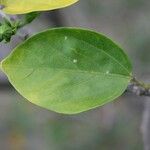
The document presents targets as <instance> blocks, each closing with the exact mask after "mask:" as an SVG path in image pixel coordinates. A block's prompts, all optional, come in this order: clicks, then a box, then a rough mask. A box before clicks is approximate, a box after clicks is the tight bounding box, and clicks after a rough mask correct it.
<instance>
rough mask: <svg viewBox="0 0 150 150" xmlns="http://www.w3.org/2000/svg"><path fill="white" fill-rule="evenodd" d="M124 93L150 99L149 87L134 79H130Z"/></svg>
mask: <svg viewBox="0 0 150 150" xmlns="http://www.w3.org/2000/svg"><path fill="white" fill-rule="evenodd" d="M126 91H127V92H130V93H133V94H135V95H138V96H148V97H150V85H146V84H144V83H142V82H140V81H138V80H137V79H136V78H133V79H132V81H131V83H130V84H129V86H128V88H127V90H126Z"/></svg>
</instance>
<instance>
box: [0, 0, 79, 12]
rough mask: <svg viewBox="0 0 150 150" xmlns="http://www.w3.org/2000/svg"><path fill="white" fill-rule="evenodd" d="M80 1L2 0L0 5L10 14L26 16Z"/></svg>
mask: <svg viewBox="0 0 150 150" xmlns="http://www.w3.org/2000/svg"><path fill="white" fill-rule="evenodd" d="M77 1H78V0H13V1H12V0H0V5H2V6H4V8H3V10H4V11H5V12H6V13H8V14H24V13H29V12H33V11H44V10H53V9H58V8H63V7H66V6H69V5H71V4H73V3H75V2H77Z"/></svg>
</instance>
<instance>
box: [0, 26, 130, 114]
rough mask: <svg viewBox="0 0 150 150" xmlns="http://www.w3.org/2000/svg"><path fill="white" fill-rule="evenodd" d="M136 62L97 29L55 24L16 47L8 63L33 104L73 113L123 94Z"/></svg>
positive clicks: (4, 66) (11, 77)
mask: <svg viewBox="0 0 150 150" xmlns="http://www.w3.org/2000/svg"><path fill="white" fill-rule="evenodd" d="M131 68H132V67H131V64H130V62H129V60H128V58H127V56H126V54H125V53H124V52H123V50H122V49H121V48H120V47H118V46H117V45H116V44H115V43H114V42H112V41H111V40H110V39H108V38H106V37H105V36H103V35H101V34H98V33H95V32H93V31H89V30H84V29H78V28H56V29H51V30H48V31H45V32H42V33H39V34H37V35H35V36H33V37H31V38H30V39H28V40H27V41H25V42H24V43H23V44H21V45H20V46H19V47H17V48H16V49H15V50H14V51H13V52H12V53H11V54H10V55H9V56H8V57H7V58H6V59H5V60H4V61H3V62H2V69H3V71H4V72H5V73H6V74H7V76H8V78H9V81H10V82H11V83H12V85H13V86H14V87H15V88H16V89H17V91H18V92H19V93H20V94H21V95H23V96H24V97H25V98H26V99H28V100H29V101H30V102H32V103H34V104H37V105H39V106H42V107H44V108H47V109H49V110H53V111H56V112H59V113H66V114H74V113H79V112H82V111H86V110H89V109H92V108H95V107H98V106H102V105H104V104H106V103H108V102H110V101H112V100H114V99H115V98H117V97H118V96H120V95H121V94H122V93H123V92H124V91H125V89H126V88H127V85H128V83H129V81H130V80H131V78H132V74H131V70H132V69H131Z"/></svg>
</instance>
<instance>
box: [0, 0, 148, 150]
mask: <svg viewBox="0 0 150 150" xmlns="http://www.w3.org/2000/svg"><path fill="white" fill-rule="evenodd" d="M54 26H75V27H86V28H89V29H93V30H96V31H99V32H101V33H103V34H105V35H107V36H109V37H110V38H111V39H113V40H114V41H116V42H117V43H119V45H121V47H122V48H124V49H125V51H126V53H127V54H128V55H129V58H130V59H131V61H132V64H133V68H134V74H135V75H136V76H137V77H138V78H139V79H141V80H143V81H145V82H147V81H150V78H149V77H150V67H149V66H150V44H149V43H150V1H149V0H80V1H79V3H78V4H75V5H74V6H71V7H68V8H65V9H61V10H56V11H49V12H48V11H47V12H44V13H42V14H41V16H40V17H39V18H38V19H36V20H35V21H34V22H33V23H32V24H30V25H28V26H27V27H25V28H24V29H23V30H22V31H19V33H21V34H24V32H28V33H29V34H30V35H32V34H34V33H36V32H38V31H41V30H44V29H46V28H48V27H54ZM20 42H21V38H20V37H18V36H15V37H13V39H12V41H11V43H9V44H2V43H1V44H0V60H2V58H3V57H5V56H6V55H8V53H10V51H11V50H12V49H13V48H14V47H15V46H16V45H17V44H18V43H20ZM144 101H145V100H144V98H139V97H137V96H134V95H132V94H130V93H126V94H124V96H122V97H120V98H118V100H116V101H114V102H112V103H110V104H107V105H105V106H103V107H100V108H97V109H94V110H91V111H88V112H84V113H81V114H78V115H70V116H69V115H61V114H57V113H54V112H51V111H47V110H45V109H43V108H40V107H38V106H35V105H33V104H31V103H30V102H28V101H27V100H25V99H24V98H22V97H21V96H20V95H19V94H18V93H17V92H16V91H15V90H14V89H13V87H12V86H11V85H10V84H9V83H8V81H7V79H6V77H5V75H4V74H3V73H2V72H0V150H143V142H142V135H141V121H142V112H143V104H144Z"/></svg>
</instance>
